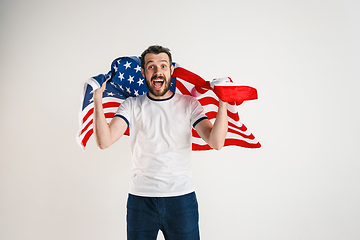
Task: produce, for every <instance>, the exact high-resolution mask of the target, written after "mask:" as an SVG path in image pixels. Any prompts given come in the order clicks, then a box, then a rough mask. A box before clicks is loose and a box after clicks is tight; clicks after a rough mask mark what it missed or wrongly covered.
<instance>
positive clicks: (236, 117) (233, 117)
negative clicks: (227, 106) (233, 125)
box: [205, 110, 240, 121]
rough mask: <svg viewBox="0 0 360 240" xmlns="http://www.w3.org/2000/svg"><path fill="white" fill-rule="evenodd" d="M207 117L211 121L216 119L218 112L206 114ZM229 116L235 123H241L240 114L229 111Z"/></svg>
mask: <svg viewBox="0 0 360 240" xmlns="http://www.w3.org/2000/svg"><path fill="white" fill-rule="evenodd" d="M205 115H206V116H207V117H208V118H209V119H214V118H216V115H217V112H214V111H210V112H206V113H205ZM227 115H228V117H229V118H231V119H233V120H234V121H239V120H240V118H239V114H237V113H232V112H230V111H229V110H228V111H227Z"/></svg>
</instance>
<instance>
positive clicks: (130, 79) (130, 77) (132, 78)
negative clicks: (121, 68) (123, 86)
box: [128, 75, 134, 84]
mask: <svg viewBox="0 0 360 240" xmlns="http://www.w3.org/2000/svg"><path fill="white" fill-rule="evenodd" d="M128 81H129V82H130V84H131V82H133V81H134V77H133V76H130V75H129V79H128Z"/></svg>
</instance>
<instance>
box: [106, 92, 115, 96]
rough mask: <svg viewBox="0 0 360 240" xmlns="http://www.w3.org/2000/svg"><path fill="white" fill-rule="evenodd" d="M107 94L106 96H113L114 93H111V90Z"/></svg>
mask: <svg viewBox="0 0 360 240" xmlns="http://www.w3.org/2000/svg"><path fill="white" fill-rule="evenodd" d="M107 95H108V96H114V95H115V94H113V93H112V92H108V93H107Z"/></svg>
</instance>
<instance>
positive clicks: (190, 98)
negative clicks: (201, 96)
mask: <svg viewBox="0 0 360 240" xmlns="http://www.w3.org/2000/svg"><path fill="white" fill-rule="evenodd" d="M174 98H176V99H178V100H179V101H186V102H198V100H197V99H196V98H195V97H193V96H190V95H183V94H180V93H175V96H174Z"/></svg>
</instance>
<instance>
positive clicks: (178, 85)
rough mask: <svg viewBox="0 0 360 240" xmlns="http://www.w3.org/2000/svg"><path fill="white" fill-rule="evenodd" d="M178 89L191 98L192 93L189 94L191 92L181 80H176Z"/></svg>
mask: <svg viewBox="0 0 360 240" xmlns="http://www.w3.org/2000/svg"><path fill="white" fill-rule="evenodd" d="M176 88H177V89H178V90H179V91H180V92H181V94H183V95H190V96H191V93H190V92H189V90H188V89H187V88H186V87H185V86H184V84H183V83H182V82H180V81H179V80H176Z"/></svg>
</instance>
